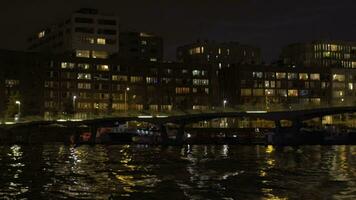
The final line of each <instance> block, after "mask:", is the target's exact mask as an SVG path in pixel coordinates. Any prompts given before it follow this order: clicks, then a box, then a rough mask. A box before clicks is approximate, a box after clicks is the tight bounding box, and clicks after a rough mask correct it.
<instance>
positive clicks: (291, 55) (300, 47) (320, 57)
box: [281, 41, 356, 68]
mask: <svg viewBox="0 0 356 200" xmlns="http://www.w3.org/2000/svg"><path fill="white" fill-rule="evenodd" d="M281 59H282V61H283V63H284V64H285V65H289V66H301V67H323V68H325V67H341V68H356V43H355V42H336V41H315V42H311V43H296V44H291V45H288V46H286V47H284V48H283V49H282V54H281Z"/></svg>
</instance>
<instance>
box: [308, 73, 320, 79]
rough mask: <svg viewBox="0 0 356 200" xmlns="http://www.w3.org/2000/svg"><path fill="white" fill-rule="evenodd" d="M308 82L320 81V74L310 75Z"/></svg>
mask: <svg viewBox="0 0 356 200" xmlns="http://www.w3.org/2000/svg"><path fill="white" fill-rule="evenodd" d="M310 80H313V81H318V80H320V74H310Z"/></svg>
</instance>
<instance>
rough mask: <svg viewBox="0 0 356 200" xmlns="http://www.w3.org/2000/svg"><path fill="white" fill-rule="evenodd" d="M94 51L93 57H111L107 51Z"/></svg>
mask: <svg viewBox="0 0 356 200" xmlns="http://www.w3.org/2000/svg"><path fill="white" fill-rule="evenodd" d="M92 53H93V55H92V57H93V58H102V59H106V58H108V57H109V54H108V52H106V51H93V52H92Z"/></svg>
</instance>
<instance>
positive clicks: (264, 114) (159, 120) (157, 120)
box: [80, 106, 356, 141]
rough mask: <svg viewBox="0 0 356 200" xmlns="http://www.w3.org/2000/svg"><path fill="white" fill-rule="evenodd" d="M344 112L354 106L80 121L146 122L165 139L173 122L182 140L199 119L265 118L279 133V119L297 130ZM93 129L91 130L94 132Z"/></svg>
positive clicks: (100, 123) (90, 123)
mask: <svg viewBox="0 0 356 200" xmlns="http://www.w3.org/2000/svg"><path fill="white" fill-rule="evenodd" d="M346 113H356V106H347V107H330V108H316V109H305V110H295V111H272V112H268V111H239V112H217V113H199V114H187V115H180V116H168V117H154V116H138V117H119V118H117V117H112V118H102V119H93V120H86V121H82V122H80V123H81V124H86V125H88V126H90V127H93V129H94V131H95V129H97V127H105V126H115V124H117V123H125V122H128V121H137V122H147V123H151V124H154V125H156V126H158V127H160V129H161V135H162V138H163V140H165V139H167V132H166V125H167V124H168V123H173V124H176V125H178V126H179V129H178V135H177V140H178V141H182V139H183V136H184V129H185V126H186V125H187V124H192V123H196V122H200V121H208V120H214V119H220V118H240V117H248V118H259V119H266V120H271V121H274V122H275V126H276V128H275V132H276V134H278V133H279V130H280V128H281V123H280V121H281V120H290V121H292V122H293V126H292V128H294V129H295V130H299V129H300V128H301V126H302V122H303V121H305V120H309V119H313V118H320V117H323V116H327V115H337V114H346ZM94 131H93V132H94Z"/></svg>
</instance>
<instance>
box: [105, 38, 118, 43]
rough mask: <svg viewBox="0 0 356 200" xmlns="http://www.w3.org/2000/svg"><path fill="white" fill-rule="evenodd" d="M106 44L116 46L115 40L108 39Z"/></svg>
mask: <svg viewBox="0 0 356 200" xmlns="http://www.w3.org/2000/svg"><path fill="white" fill-rule="evenodd" d="M106 44H116V40H114V39H106Z"/></svg>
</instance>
